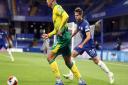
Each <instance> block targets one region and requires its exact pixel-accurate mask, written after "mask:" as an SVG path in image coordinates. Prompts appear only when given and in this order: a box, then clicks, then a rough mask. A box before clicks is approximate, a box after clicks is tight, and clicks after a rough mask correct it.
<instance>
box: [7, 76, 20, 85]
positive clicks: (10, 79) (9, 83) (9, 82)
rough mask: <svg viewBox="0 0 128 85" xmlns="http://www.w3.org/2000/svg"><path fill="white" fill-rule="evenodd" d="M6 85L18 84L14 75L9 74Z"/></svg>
mask: <svg viewBox="0 0 128 85" xmlns="http://www.w3.org/2000/svg"><path fill="white" fill-rule="evenodd" d="M7 85H18V80H17V78H16V77H15V76H9V77H8V80H7Z"/></svg>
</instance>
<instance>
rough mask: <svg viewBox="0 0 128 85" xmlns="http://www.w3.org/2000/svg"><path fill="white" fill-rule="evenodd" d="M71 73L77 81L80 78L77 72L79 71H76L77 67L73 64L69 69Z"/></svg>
mask: <svg viewBox="0 0 128 85" xmlns="http://www.w3.org/2000/svg"><path fill="white" fill-rule="evenodd" d="M71 71H72V73H73V74H74V75H75V77H76V78H77V79H80V78H81V74H80V72H79V70H78V69H77V66H76V65H75V64H73V66H72V68H71Z"/></svg>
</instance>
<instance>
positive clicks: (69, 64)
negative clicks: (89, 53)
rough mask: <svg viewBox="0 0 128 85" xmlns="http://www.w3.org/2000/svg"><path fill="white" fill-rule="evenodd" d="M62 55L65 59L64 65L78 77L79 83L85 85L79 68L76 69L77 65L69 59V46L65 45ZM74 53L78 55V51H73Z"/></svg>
mask: <svg viewBox="0 0 128 85" xmlns="http://www.w3.org/2000/svg"><path fill="white" fill-rule="evenodd" d="M62 55H63V58H64V60H65V64H66V66H67V67H68V68H69V69H70V70H71V71H72V73H73V74H74V76H75V77H76V78H77V79H78V81H79V85H86V84H85V81H84V80H83V79H82V77H81V74H80V72H79V70H78V69H77V66H76V65H75V63H73V62H72V60H71V52H70V47H67V48H66V50H64V51H63V53H62ZM73 55H74V54H73ZM75 55H78V53H75Z"/></svg>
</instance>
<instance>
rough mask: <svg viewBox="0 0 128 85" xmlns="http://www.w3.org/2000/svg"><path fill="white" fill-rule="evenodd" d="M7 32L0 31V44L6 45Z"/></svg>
mask: <svg viewBox="0 0 128 85" xmlns="http://www.w3.org/2000/svg"><path fill="white" fill-rule="evenodd" d="M6 36H7V32H4V31H2V30H0V44H6Z"/></svg>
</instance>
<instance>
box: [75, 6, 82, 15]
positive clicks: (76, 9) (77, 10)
mask: <svg viewBox="0 0 128 85" xmlns="http://www.w3.org/2000/svg"><path fill="white" fill-rule="evenodd" d="M74 12H78V13H79V14H80V15H82V16H83V10H82V9H81V8H80V7H76V8H75V11H74Z"/></svg>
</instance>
